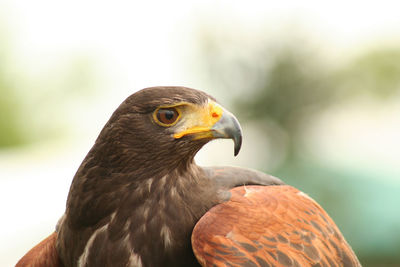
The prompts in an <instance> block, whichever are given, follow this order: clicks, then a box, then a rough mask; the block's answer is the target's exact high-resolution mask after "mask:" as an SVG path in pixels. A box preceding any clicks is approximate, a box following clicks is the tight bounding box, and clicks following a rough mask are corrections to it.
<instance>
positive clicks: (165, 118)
mask: <svg viewBox="0 0 400 267" xmlns="http://www.w3.org/2000/svg"><path fill="white" fill-rule="evenodd" d="M156 112H157V113H156V117H157V120H158V121H159V122H161V124H162V125H165V126H171V125H173V124H174V123H175V122H176V120H177V119H178V117H179V112H178V111H177V110H176V108H160V109H159V110H157V111H156Z"/></svg>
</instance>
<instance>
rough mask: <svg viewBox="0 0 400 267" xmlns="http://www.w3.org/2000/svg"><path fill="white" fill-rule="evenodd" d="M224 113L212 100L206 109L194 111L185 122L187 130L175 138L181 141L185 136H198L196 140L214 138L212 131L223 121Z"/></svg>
mask: <svg viewBox="0 0 400 267" xmlns="http://www.w3.org/2000/svg"><path fill="white" fill-rule="evenodd" d="M222 113H223V109H222V107H221V106H220V105H218V104H217V103H215V102H214V101H211V100H210V101H209V102H208V104H206V105H205V106H204V107H202V108H196V110H193V113H192V114H191V116H190V118H189V119H188V120H187V121H186V122H185V126H186V127H185V129H183V130H182V131H181V132H179V133H176V134H174V137H175V138H177V139H179V138H181V137H183V136H185V135H189V134H196V136H195V137H194V138H195V139H201V138H212V132H211V131H210V130H211V128H212V127H213V126H214V124H215V123H217V122H218V121H219V120H220V119H221V117H222Z"/></svg>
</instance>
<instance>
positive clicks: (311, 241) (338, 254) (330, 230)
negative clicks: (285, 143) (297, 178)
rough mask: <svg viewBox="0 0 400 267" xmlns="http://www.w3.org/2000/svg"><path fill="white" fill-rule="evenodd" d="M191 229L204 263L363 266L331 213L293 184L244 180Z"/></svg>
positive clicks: (200, 259) (201, 261)
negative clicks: (246, 182) (245, 183)
mask: <svg viewBox="0 0 400 267" xmlns="http://www.w3.org/2000/svg"><path fill="white" fill-rule="evenodd" d="M231 193H232V197H231V199H230V201H228V202H225V203H222V204H219V205H217V206H215V207H213V208H212V209H211V210H210V211H209V212H207V213H206V214H205V215H204V216H203V217H202V218H201V219H200V221H199V222H198V223H197V224H196V226H195V228H194V231H193V234H192V246H193V250H194V252H195V255H196V257H197V259H198V260H199V262H200V263H201V264H202V265H203V266H361V265H360V263H359V262H358V259H357V257H356V256H355V254H354V252H353V251H352V249H351V247H350V246H349V245H348V244H347V242H346V241H345V239H344V238H343V236H342V234H341V233H340V231H339V229H338V228H337V226H336V225H335V223H334V222H333V220H332V219H331V218H330V217H329V216H328V214H327V213H326V212H325V211H324V210H323V209H322V208H321V207H320V206H319V205H318V204H317V203H316V202H315V201H314V200H312V199H311V198H310V197H308V196H307V195H306V194H304V193H302V192H300V191H298V190H297V189H295V188H293V187H290V186H285V185H284V186H265V187H261V186H242V187H237V188H234V189H232V190H231Z"/></svg>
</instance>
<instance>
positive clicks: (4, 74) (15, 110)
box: [0, 25, 99, 149]
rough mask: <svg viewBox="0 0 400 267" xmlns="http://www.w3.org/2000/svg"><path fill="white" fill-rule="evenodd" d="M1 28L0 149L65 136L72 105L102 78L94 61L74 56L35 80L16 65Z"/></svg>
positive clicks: (39, 74)
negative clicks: (98, 77)
mask: <svg viewBox="0 0 400 267" xmlns="http://www.w3.org/2000/svg"><path fill="white" fill-rule="evenodd" d="M0 26H1V25H0ZM1 29H2V28H1V27H0V149H4V148H12V147H18V146H22V145H27V144H30V143H33V142H38V141H43V140H44V141H45V140H48V139H52V138H56V137H58V136H62V135H63V134H64V132H65V130H66V129H67V128H68V125H67V121H68V115H67V114H66V113H68V111H69V110H70V108H71V106H72V105H74V103H75V102H76V101H77V100H79V99H84V98H85V96H86V99H88V98H89V96H92V95H93V93H94V92H95V90H94V88H96V86H97V82H99V79H97V72H96V69H95V68H94V65H95V64H94V61H93V59H92V58H91V57H89V56H87V55H80V54H73V55H71V56H70V57H66V58H68V60H67V61H66V62H65V61H61V62H57V61H54V62H52V63H51V64H52V65H51V66H48V67H43V70H41V71H39V72H36V74H35V76H34V77H32V76H30V75H29V74H28V73H26V71H27V69H24V67H26V68H27V66H25V65H24V66H20V65H19V64H18V63H16V62H15V61H16V58H17V57H16V56H15V53H16V51H14V49H13V46H12V45H11V43H12V38H10V36H9V35H8V34H6V31H5V30H4V31H2V30H1ZM50 110H51V112H49V111H50Z"/></svg>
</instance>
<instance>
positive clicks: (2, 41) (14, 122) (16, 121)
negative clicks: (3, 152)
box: [0, 27, 26, 148]
mask: <svg viewBox="0 0 400 267" xmlns="http://www.w3.org/2000/svg"><path fill="white" fill-rule="evenodd" d="M9 51H10V45H9V42H7V39H6V38H5V33H4V30H3V28H2V27H0V148H2V147H12V146H17V145H21V144H23V143H25V142H26V138H25V136H24V134H23V131H21V125H22V124H23V120H22V116H21V103H20V102H19V101H18V97H17V95H16V94H15V90H16V84H15V82H14V80H13V79H12V77H10V66H11V65H12V64H11V59H10V54H9Z"/></svg>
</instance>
